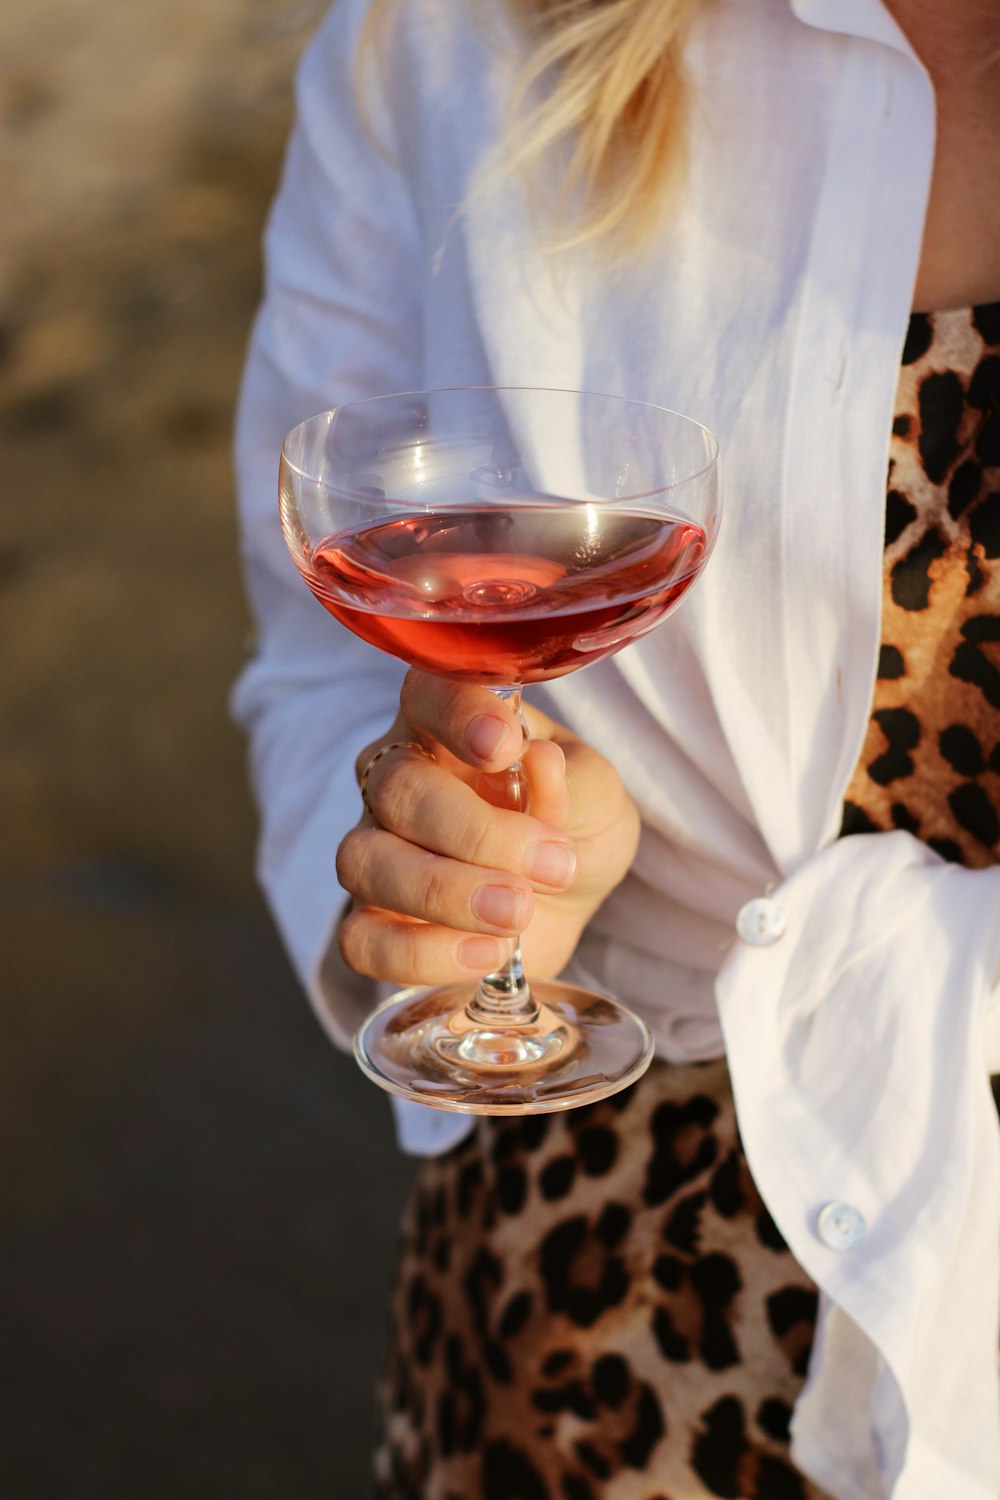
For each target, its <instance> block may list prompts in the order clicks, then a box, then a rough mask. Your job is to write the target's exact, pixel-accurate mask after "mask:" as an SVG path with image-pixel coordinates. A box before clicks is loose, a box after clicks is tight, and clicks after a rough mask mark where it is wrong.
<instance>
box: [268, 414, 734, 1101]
mask: <svg viewBox="0 0 1000 1500" xmlns="http://www.w3.org/2000/svg"><path fill="white" fill-rule="evenodd" d="M280 500H281V521H282V526H283V529H284V534H285V539H286V541H287V543H288V546H289V549H290V551H291V554H292V557H293V559H294V561H295V564H296V566H297V568H298V569H299V572H300V573H301V574H302V577H303V578H304V580H305V582H306V583H307V584H308V586H309V588H310V589H311V590H312V592H313V594H314V595H315V596H316V598H317V599H318V600H319V602H320V603H321V604H322V605H324V606H325V608H326V609H328V610H329V612H330V613H331V614H332V615H333V616H334V617H335V618H336V619H337V620H339V621H340V623H341V624H342V625H346V626H347V628H348V629H349V630H351V631H353V632H354V633H355V635H359V636H361V637H362V639H363V640H366V641H369V642H371V644H372V645H374V646H377V647H379V649H380V650H382V651H387V652H390V653H391V654H392V655H393V656H397V657H399V658H401V659H402V660H403V661H404V662H407V663H409V664H410V665H412V666H416V667H420V668H422V669H423V670H424V671H427V672H434V673H437V674H439V675H440V676H444V677H449V678H454V679H458V680H460V681H465V682H476V683H481V684H483V685H485V686H486V687H489V688H490V689H492V691H493V692H495V693H496V694H497V695H498V696H500V697H502V698H504V699H506V700H507V701H508V702H509V703H510V704H511V705H512V706H513V707H515V709H516V710H517V712H518V713H520V695H521V688H522V686H523V685H524V684H526V683H532V682H544V681H547V680H549V679H550V678H554V677H561V676H563V675H564V674H565V673H567V672H575V671H576V670H577V669H578V668H580V667H585V666H586V665H587V664H588V663H589V662H595V661H600V660H601V659H602V658H603V657H606V656H610V655H611V654H612V653H613V652H615V651H620V650H621V649H622V647H624V646H627V645H629V644H630V642H632V641H634V640H637V639H638V638H639V637H640V636H643V635H645V634H646V633H647V632H648V631H650V630H652V629H653V627H654V626H656V625H658V624H659V622H660V621H661V620H662V619H663V618H664V616H665V615H667V614H668V613H669V611H670V610H672V609H673V608H675V607H676V605H677V604H678V603H679V602H680V600H681V598H682V597H683V595H684V594H685V593H686V592H687V590H688V589H689V588H690V587H691V585H692V584H693V583H694V581H695V579H696V578H697V576H698V574H699V573H700V571H701V569H702V568H703V567H704V566H705V563H706V561H707V560H708V556H709V553H710V552H711V549H712V545H713V543H714V540H715V536H716V532H717V529H718V524H719V514H720V506H721V491H720V478H719V464H718V445H717V443H716V441H715V439H714V437H713V436H712V434H711V433H710V432H709V431H708V430H707V429H706V428H704V427H702V426H700V425H699V424H698V423H697V422H693V421H691V420H690V419H689V418H687V417H683V416H680V415H678V413H676V412H672V411H667V410H665V409H663V408H661V407H656V406H650V405H647V404H645V403H642V402H638V401H629V400H624V399H622V398H620V397H617V396H602V395H595V394H591V393H586V392H580V391H560V390H533V389H524V388H506V389H504V388H463V389H455V390H433V391H415V392H409V393H407V394H404V395H394V396H382V397H376V398H374V399H372V400H368V401H360V402H356V403H354V404H352V405H348V406H342V407H338V408H337V409H336V410H333V411H327V412H322V413H321V414H320V415H319V416H316V417H312V418H311V419H310V420H309V421H307V422H303V423H302V424H301V425H300V426H298V427H296V428H295V429H294V430H293V431H292V432H291V433H290V434H289V435H288V437H287V438H286V439H285V442H284V445H283V447H282V452H281V478H280ZM334 649H336V648H335V645H334V643H333V641H332V638H331V650H334ZM521 722H522V726H523V719H522V721H521ZM476 786H477V790H478V791H479V792H480V794H481V795H482V796H484V797H486V798H487V800H489V801H490V802H491V803H493V804H495V805H500V806H506V807H510V808H515V809H521V810H523V809H524V808H525V776H524V773H523V771H522V769H521V767H520V765H516V766H514V767H512V768H511V769H510V771H508V772H505V773H503V774H502V775H501V776H495V775H483V776H481V777H480V778H479V781H478V783H477V784H476ZM652 1051H653V1048H652V1041H651V1039H650V1035H649V1032H648V1030H647V1028H646V1026H645V1025H644V1023H643V1022H642V1021H641V1020H640V1019H639V1018H638V1017H637V1016H635V1015H633V1014H632V1012H631V1011H629V1010H627V1009H626V1007H625V1006H624V1005H622V1004H621V1003H620V1002H619V1001H618V1000H616V999H614V998H612V997H611V996H609V995H603V994H595V993H593V992H591V991H589V990H585V989H580V988H578V987H576V986H575V985H572V984H567V983H563V982H561V981H554V980H541V981H532V983H531V985H530V987H529V985H528V983H527V981H526V980H525V977H524V974H523V971H522V968H521V957H520V951H519V949H517V948H516V949H515V951H514V953H513V955H512V957H511V958H510V960H509V962H508V963H507V964H506V965H505V966H504V968H503V969H501V970H499V971H498V972H497V973H494V974H489V975H487V976H486V978H485V979H483V980H482V981H481V982H480V983H479V985H478V986H476V985H475V984H474V983H469V984H450V985H445V986H441V987H431V988H427V987H420V988H414V989H408V990H404V991H402V992H401V993H400V994H397V995H395V996H393V997H392V998H391V999H390V1000H388V1001H386V1002H385V1004H383V1005H381V1006H380V1007H379V1008H378V1009H377V1010H375V1011H374V1012H373V1013H372V1015H371V1016H370V1017H369V1019H368V1020H367V1021H366V1022H365V1024H364V1025H363V1026H362V1028H361V1030H360V1032H359V1033H358V1036H357V1038H356V1041H355V1052H356V1056H357V1059H358V1062H359V1063H360V1065H361V1067H362V1068H363V1070H364V1071H365V1073H367V1075H368V1076H369V1077H370V1078H372V1079H373V1080H374V1081H375V1082H376V1083H377V1084H379V1085H381V1087H382V1088H384V1089H388V1090H389V1091H390V1092H392V1093H395V1094H400V1095H402V1096H404V1097H406V1098H409V1099H415V1100H417V1101H419V1102H420V1103H423V1104H430V1105H434V1106H436V1107H437V1108H438V1109H446V1110H456V1111H460V1112H465V1113H472V1114H490V1115H506V1114H522V1113H537V1112H541V1111H548V1110H556V1109H567V1108H570V1107H572V1106H574V1105H579V1104H585V1103H589V1102H590V1101H592V1100H595V1099H600V1098H603V1097H605V1096H606V1095H608V1094H613V1093H615V1092H616V1091H617V1090H618V1089H622V1088H625V1087H626V1086H627V1085H628V1084H630V1083H632V1082H634V1080H635V1079H636V1078H638V1077H639V1076H640V1075H641V1074H642V1073H643V1072H644V1071H645V1069H646V1068H647V1067H648V1065H649V1062H650V1059H651V1057H652Z"/></svg>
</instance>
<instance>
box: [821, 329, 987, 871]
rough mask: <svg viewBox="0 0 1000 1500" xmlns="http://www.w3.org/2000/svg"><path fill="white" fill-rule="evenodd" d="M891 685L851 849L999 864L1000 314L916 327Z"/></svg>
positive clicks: (896, 548)
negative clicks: (913, 843) (873, 838)
mask: <svg viewBox="0 0 1000 1500" xmlns="http://www.w3.org/2000/svg"><path fill="white" fill-rule="evenodd" d="M882 642H883V644H882V650H881V654H880V657H879V667H878V681H877V683H876V687H875V695H874V705H873V712H872V716H871V719H870V721H869V728H868V735H867V739H866V740H865V746H864V750H863V752H862V754H861V758H860V761H859V763H858V766H857V769H856V771H855V774H854V777H853V779H852V782H851V785H850V787H849V788H848V792H847V801H846V805H845V809H844V814H845V815H844V832H845V833H869V832H873V831H875V830H878V829H888V828H905V829H908V830H909V831H910V832H911V833H914V834H916V835H917V836H918V838H921V839H923V840H924V842H925V843H927V844H930V846H931V847H932V848H933V849H936V850H937V851H938V853H940V854H942V855H943V856H944V858H945V859H949V860H953V861H955V862H956V863H959V864H965V865H974V866H983V865H987V864H991V863H993V862H994V861H995V860H996V859H997V858H1000V812H998V809H1000V720H998V717H997V715H998V710H1000V302H996V303H992V304H990V305H989V306H987V307H979V308H974V309H972V311H971V312H970V311H969V310H968V309H964V310H959V311H952V312H944V313H941V312H939V313H930V314H927V313H924V314H916V315H914V317H913V318H912V319H911V321H910V330H909V336H908V338H907V340H906V347H905V350H904V353H903V368H902V372H901V376H900V383H899V394H898V397H897V401H896V418H895V421H894V423H893V435H892V445H891V449H890V464H889V493H888V499H887V504H886V550H885V589H884V604H883V620H882Z"/></svg>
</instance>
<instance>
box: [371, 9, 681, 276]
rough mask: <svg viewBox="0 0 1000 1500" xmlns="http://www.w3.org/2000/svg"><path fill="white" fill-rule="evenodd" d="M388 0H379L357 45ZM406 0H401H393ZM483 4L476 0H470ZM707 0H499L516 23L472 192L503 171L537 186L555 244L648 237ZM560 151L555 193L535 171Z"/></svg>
mask: <svg viewBox="0 0 1000 1500" xmlns="http://www.w3.org/2000/svg"><path fill="white" fill-rule="evenodd" d="M392 3H394V0H375V3H374V4H373V5H372V8H371V10H370V11H369V14H368V17H367V20H366V25H365V30H364V33H363V35H362V48H363V49H364V48H366V47H368V46H370V44H371V42H372V41H373V40H374V39H375V37H376V31H377V29H378V28H379V24H380V22H382V21H383V20H384V16H385V10H386V7H387V6H388V5H391V4H392ZM401 3H403V4H405V3H406V0H401ZM469 3H470V4H472V5H473V6H474V7H476V8H479V7H480V6H481V4H482V0H469ZM701 3H703V0H504V4H505V5H506V8H507V10H508V11H509V12H510V13H511V15H512V16H513V18H514V20H515V22H516V23H517V24H518V25H519V27H520V28H521V30H522V31H523V33H524V35H525V38H526V41H527V45H528V49H529V50H528V55H527V60H526V62H525V64H524V66H523V68H522V69H521V72H520V74H519V75H518V76H517V78H516V80H515V84H514V88H513V91H512V94H511V98H510V101H509V104H508V109H507V119H506V125H505V131H504V135H503V137H502V139H501V140H500V142H499V143H498V146H497V149H496V151H495V152H494V153H493V155H492V157H491V158H490V159H489V160H488V161H487V162H486V163H485V164H484V168H483V170H482V172H481V173H480V175H479V178H478V179H477V181H476V183H475V184H474V185H473V189H472V193H471V194H470V197H473V198H474V197H475V196H476V193H477V191H479V190H480V189H481V188H482V187H483V186H485V185H486V184H488V183H493V182H495V181H496V180H497V178H499V177H502V176H505V175H506V174H508V173H510V172H518V173H520V174H521V175H522V176H523V177H524V178H525V180H526V181H527V182H528V183H529V185H530V186H531V187H532V188H533V190H534V191H533V197H534V201H535V204H536V207H537V208H538V209H539V210H540V211H541V212H542V213H543V214H544V215H545V217H546V220H547V222H546V224H545V230H546V240H547V243H548V245H549V247H550V249H552V250H564V249H568V248H570V247H572V246H575V245H580V244H583V243H586V242H593V243H596V244H598V245H599V246H600V249H601V251H602V254H603V255H604V256H605V257H606V258H607V259H609V260H611V261H624V260H627V259H629V258H630V257H631V256H632V255H633V254H635V253H636V252H637V251H638V250H640V249H641V248H642V246H643V245H644V244H646V243H647V242H648V240H649V238H650V236H651V233H652V231H653V229H654V228H655V225H656V223H657V220H658V219H659V216H660V213H661V211H662V208H663V205H664V202H665V200H666V198H667V196H668V194H669V190H670V186H671V184H672V182H673V181H674V180H675V178H676V174H677V171H678V169H679V167H680V166H681V164H682V162H683V158H684V138H685V122H686V114H687V111H686V107H685V87H684V73H683V68H682V62H681V47H682V41H683V32H684V29H685V25H686V23H687V21H688V19H689V17H690V16H691V14H692V12H693V11H694V10H695V9H696V7H697V6H698V5H699V4H701ZM553 157H558V159H559V161H560V163H561V165H562V171H561V176H560V179H559V185H558V188H557V190H556V191H555V193H554V194H553V193H552V192H551V182H550V180H549V179H548V178H547V179H546V182H545V188H546V191H545V193H544V194H543V192H542V191H541V187H542V171H543V168H544V167H545V166H546V165H547V164H548V163H549V162H550V161H551V160H552V159H553Z"/></svg>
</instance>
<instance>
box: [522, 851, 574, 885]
mask: <svg viewBox="0 0 1000 1500" xmlns="http://www.w3.org/2000/svg"><path fill="white" fill-rule="evenodd" d="M525 869H526V873H527V876H528V879H529V880H537V881H539V882H540V883H541V884H542V885H556V886H560V885H569V883H570V881H571V880H572V879H573V873H574V871H575V870H576V851H575V850H574V849H572V848H570V846H569V845H568V844H536V845H535V847H534V849H532V851H531V853H530V854H529V855H528V859H527V862H526V865H525Z"/></svg>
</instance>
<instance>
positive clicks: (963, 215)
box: [913, 87, 1000, 311]
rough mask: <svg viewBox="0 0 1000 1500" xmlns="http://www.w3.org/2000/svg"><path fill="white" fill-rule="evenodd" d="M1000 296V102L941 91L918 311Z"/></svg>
mask: <svg viewBox="0 0 1000 1500" xmlns="http://www.w3.org/2000/svg"><path fill="white" fill-rule="evenodd" d="M997 98H998V104H1000V87H998V89H997ZM998 299H1000V107H997V106H993V105H992V104H991V103H990V102H987V103H985V104H984V103H979V104H976V103H974V102H971V101H966V100H963V99H962V98H961V97H956V95H955V92H954V91H948V90H943V91H941V90H939V94H938V129H937V140H936V144H935V153H934V173H933V178H932V182H931V193H930V200H929V203H928V207H927V219H926V222H925V225H924V237H923V244H922V248H921V256H920V267H919V271H918V274H917V284H916V290H915V294H914V304H913V305H914V308H915V310H917V311H931V310H933V309H935V308H945V307H970V306H975V305H977V304H983V303H986V302H995V301H997V300H998Z"/></svg>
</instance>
